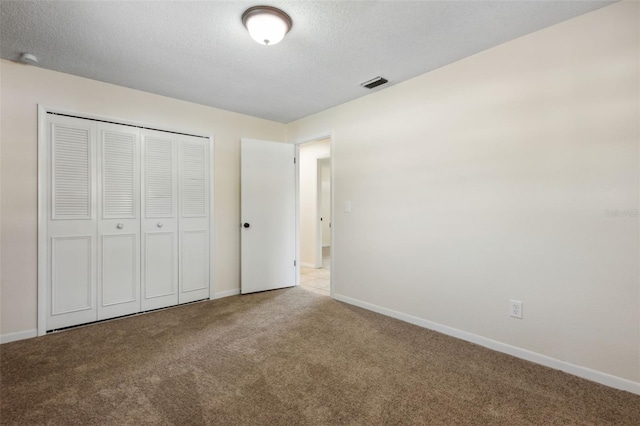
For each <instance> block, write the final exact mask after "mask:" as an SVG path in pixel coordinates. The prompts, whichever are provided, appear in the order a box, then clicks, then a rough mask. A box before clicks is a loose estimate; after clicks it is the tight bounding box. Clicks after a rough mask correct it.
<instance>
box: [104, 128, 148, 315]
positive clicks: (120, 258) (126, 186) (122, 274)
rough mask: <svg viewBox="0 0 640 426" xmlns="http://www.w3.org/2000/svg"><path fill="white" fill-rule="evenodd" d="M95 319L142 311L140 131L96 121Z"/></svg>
mask: <svg viewBox="0 0 640 426" xmlns="http://www.w3.org/2000/svg"><path fill="white" fill-rule="evenodd" d="M97 129H98V192H99V195H98V214H99V217H98V319H106V318H113V317H118V316H122V315H127V314H132V313H136V312H139V311H140V266H139V265H140V203H139V199H140V158H139V157H140V156H139V152H140V131H139V130H138V129H137V128H135V127H131V126H121V125H117V124H108V123H99V124H98V125H97Z"/></svg>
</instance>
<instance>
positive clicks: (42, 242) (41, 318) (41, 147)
mask: <svg viewBox="0 0 640 426" xmlns="http://www.w3.org/2000/svg"><path fill="white" fill-rule="evenodd" d="M47 113H54V114H62V115H68V116H72V117H77V118H82V119H87V120H97V121H106V122H111V123H116V124H123V125H127V126H133V127H138V128H143V129H152V130H159V131H163V132H170V133H180V134H185V135H191V136H198V137H202V138H207V139H209V300H213V299H215V292H214V288H215V283H214V281H215V279H214V278H215V275H214V274H215V258H216V256H215V227H214V206H215V203H214V192H215V191H214V184H215V173H214V172H215V167H214V158H215V157H214V147H215V143H214V141H215V139H214V135H213V134H210V135H202V134H198V133H196V132H190V131H185V129H176V128H172V127H168V126H163V125H160V126H157V125H153V124H149V123H142V122H138V121H133V120H127V119H123V118H116V117H108V116H104V115H98V114H90V113H86V112H79V111H74V110H68V109H64V108H58V107H51V106H47V105H43V104H38V293H37V299H38V300H37V305H38V319H37V335H38V336H44V335H45V334H47V324H46V322H47V305H46V304H47V297H48V295H47V280H48V278H49V276H48V270H47V269H48V268H47V258H48V255H49V250H48V241H47V232H48V229H47V220H48V213H49V209H48V207H49V205H48V204H49V200H48V189H49V184H50V180H49V176H48V167H47V165H48V160H49V158H47Z"/></svg>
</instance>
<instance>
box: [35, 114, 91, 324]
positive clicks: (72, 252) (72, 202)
mask: <svg viewBox="0 0 640 426" xmlns="http://www.w3.org/2000/svg"><path fill="white" fill-rule="evenodd" d="M47 141H48V142H49V143H48V146H47V150H48V152H47V158H48V159H49V161H48V163H47V171H46V173H47V176H48V178H49V187H48V195H47V199H48V203H49V208H48V209H47V210H48V218H47V244H48V252H49V255H48V259H47V286H46V288H47V297H46V300H47V327H46V328H47V330H53V329H57V328H62V327H68V326H71V325H75V324H81V323H86V322H91V321H95V320H96V319H97V309H96V285H97V284H96V277H97V273H96V230H97V223H96V180H97V179H96V161H95V158H96V156H95V149H96V127H95V124H94V123H93V122H90V121H86V120H80V119H77V118H71V117H63V116H57V115H48V117H47Z"/></svg>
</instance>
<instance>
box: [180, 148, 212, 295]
mask: <svg viewBox="0 0 640 426" xmlns="http://www.w3.org/2000/svg"><path fill="white" fill-rule="evenodd" d="M178 176H179V181H180V191H179V194H180V195H179V198H180V216H179V220H178V222H179V229H180V243H179V248H180V254H179V259H180V267H179V270H180V278H179V284H180V285H179V288H180V293H179V296H178V299H179V302H180V303H187V302H193V301H195V300H202V299H206V298H208V297H209V139H205V138H199V137H195V136H180V138H179V145H178Z"/></svg>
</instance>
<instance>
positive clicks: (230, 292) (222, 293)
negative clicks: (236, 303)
mask: <svg viewBox="0 0 640 426" xmlns="http://www.w3.org/2000/svg"><path fill="white" fill-rule="evenodd" d="M237 294H240V289H239V288H236V289H234V290H225V291H219V292H217V293H214V294H213V298H214V299H222V298H223V297H229V296H235V295H237Z"/></svg>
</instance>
